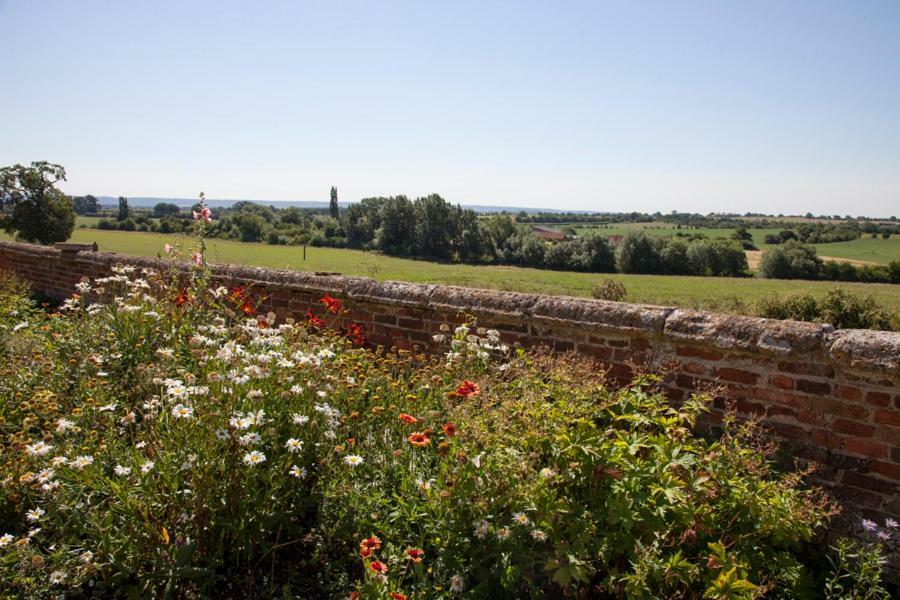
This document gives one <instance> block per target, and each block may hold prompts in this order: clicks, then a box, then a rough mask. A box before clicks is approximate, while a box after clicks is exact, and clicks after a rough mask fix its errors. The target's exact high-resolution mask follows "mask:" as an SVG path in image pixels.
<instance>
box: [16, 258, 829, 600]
mask: <svg viewBox="0 0 900 600" xmlns="http://www.w3.org/2000/svg"><path fill="white" fill-rule="evenodd" d="M207 277H208V275H207V274H206V273H205V272H204V271H203V270H202V269H195V270H193V271H192V273H191V276H190V282H185V281H184V280H183V279H180V278H179V277H176V276H175V274H174V273H172V274H168V273H154V272H149V271H146V272H141V273H138V272H136V271H133V270H130V269H128V268H118V269H117V272H116V273H115V274H114V275H113V276H111V277H108V278H104V279H103V280H99V281H95V282H92V283H84V284H81V285H80V286H79V287H80V289H79V294H80V295H79V296H78V297H73V298H72V299H70V300H69V301H67V302H66V303H65V305H64V306H63V308H62V310H63V314H62V315H60V316H57V315H53V316H50V315H46V314H44V313H41V312H38V311H35V310H34V309H33V308H32V307H31V306H30V304H29V303H28V302H27V301H26V300H25V299H24V298H23V297H22V296H21V290H17V289H15V288H10V291H9V292H8V293H6V294H5V295H4V294H2V293H0V351H2V353H3V359H4V361H3V365H4V366H3V377H2V378H0V416H2V420H0V430H2V433H3V435H2V436H0V444H2V447H0V480H2V481H3V482H4V483H3V488H2V494H3V495H2V497H0V514H2V515H3V516H4V521H3V522H4V527H5V528H6V531H4V532H2V533H9V535H10V538H7V540H6V543H4V545H3V546H2V547H0V587H2V588H3V589H5V590H11V591H12V593H15V594H16V595H20V596H24V597H46V596H48V595H51V594H58V593H61V592H63V591H65V592H66V593H67V595H69V596H71V595H78V594H89V593H90V594H94V595H95V596H111V595H120V596H129V595H130V596H154V595H158V596H166V595H168V596H174V597H184V596H189V595H190V596H211V595H216V594H218V595H227V596H238V595H251V596H257V597H259V596H262V597H270V596H276V595H285V596H300V597H345V596H346V594H347V593H348V592H349V591H350V590H353V589H355V590H357V591H359V592H361V593H362V595H363V597H372V598H375V597H379V598H380V597H385V596H386V595H387V594H388V592H394V591H396V592H402V593H404V594H407V595H410V596H411V597H428V598H441V597H451V596H455V595H458V594H461V593H462V594H467V595H468V596H470V597H492V596H493V597H498V598H522V597H586V596H590V597H611V598H615V597H627V598H649V597H699V596H701V595H705V596H707V597H719V598H736V597H747V596H749V595H751V594H756V593H759V592H760V591H763V590H764V591H766V592H768V593H771V594H773V595H776V596H780V597H801V596H802V592H803V591H804V590H806V589H808V586H809V585H810V573H809V571H807V569H806V568H805V567H804V562H803V558H802V556H803V554H802V553H800V552H798V548H799V544H801V543H802V542H806V541H809V540H811V539H812V537H813V536H814V534H815V533H816V531H817V530H818V529H819V528H820V527H821V526H822V525H824V523H825V522H826V520H827V519H828V517H829V515H830V514H831V506H830V504H829V503H828V502H827V501H826V500H825V499H824V498H823V497H822V495H821V493H820V492H819V491H818V490H816V489H811V488H807V487H806V486H805V485H804V484H803V477H804V474H803V473H798V472H789V473H783V472H779V471H777V470H776V469H775V468H774V467H773V457H772V450H773V448H772V447H770V446H769V445H768V444H765V443H763V442H762V441H761V439H760V437H759V434H760V431H759V430H758V428H757V427H756V426H755V425H754V424H753V423H737V422H733V421H731V420H727V421H726V423H725V433H724V434H723V436H722V437H721V438H720V439H718V440H707V439H704V438H702V437H699V436H697V435H695V434H694V433H692V428H693V426H694V424H695V422H696V419H697V418H698V416H699V415H700V414H701V413H702V412H703V411H704V410H705V407H706V403H707V401H708V399H706V398H703V397H693V398H690V399H688V400H687V401H686V402H685V403H684V404H683V405H682V406H680V407H677V408H676V407H672V406H670V405H669V403H668V402H667V400H666V397H665V395H664V394H662V393H660V391H659V389H658V387H657V386H658V384H659V381H658V380H657V379H655V378H653V377H647V376H645V377H641V378H639V379H637V380H636V381H635V382H634V383H633V384H632V385H631V386H630V387H628V388H623V389H616V388H613V387H611V386H609V385H608V384H607V382H606V381H605V379H604V377H603V374H602V373H598V372H597V369H596V368H595V367H594V366H593V365H591V364H588V363H584V362H581V361H579V360H576V359H574V358H566V357H553V356H546V355H541V354H526V353H524V352H518V353H515V354H514V355H511V354H510V352H509V349H508V348H507V347H506V346H504V345H503V344H502V342H500V340H499V334H498V333H497V332H494V331H484V330H480V329H476V328H475V327H474V326H473V325H468V326H466V325H464V326H460V327H458V328H457V329H456V330H455V331H454V332H453V333H452V334H450V332H449V328H448V333H447V335H448V336H449V339H447V338H446V337H445V338H443V339H441V338H438V341H439V342H441V343H445V344H447V347H446V350H447V354H446V355H443V356H439V357H427V356H424V355H412V354H409V353H397V354H389V353H372V352H370V351H368V350H364V349H361V348H357V347H355V346H354V345H353V344H351V343H350V342H349V341H348V340H347V337H346V336H345V335H344V333H342V332H338V331H329V330H324V329H316V328H315V326H313V325H311V324H306V323H287V322H277V323H276V322H275V318H274V315H268V316H254V317H250V318H248V315H252V314H253V312H254V306H255V302H254V301H253V297H252V291H249V290H240V289H232V290H226V289H215V290H213V289H208V288H207V287H206V278H207ZM185 283H188V285H187V286H186V287H184V286H185ZM101 298H102V299H105V300H106V301H107V302H106V303H105V304H95V303H94V301H95V300H99V299H101ZM326 300H327V301H326V302H325V303H324V307H323V308H322V309H321V310H319V311H317V312H318V313H319V316H320V317H324V318H326V319H329V320H334V321H335V325H336V324H337V320H338V319H339V318H341V317H344V316H346V315H344V314H343V313H342V309H341V307H340V306H339V304H335V302H334V301H333V300H332V299H326ZM441 335H442V336H443V335H444V334H441ZM257 453H258V454H257ZM84 457H90V459H91V460H88V459H86V458H84ZM38 509H40V510H38ZM29 511H32V512H29ZM29 515H30V516H29ZM38 528H39V530H38ZM29 533H30V535H29ZM373 536H374V537H377V538H378V539H377V540H372V539H371V538H372V537H373ZM361 541H362V542H365V543H367V544H369V545H368V546H366V545H365V544H363V545H362V546H361ZM361 549H362V552H361ZM411 551H413V552H412V553H411ZM381 565H384V566H385V567H386V572H384V573H383V574H378V573H376V572H375V568H376V567H378V568H379V569H380V568H381Z"/></svg>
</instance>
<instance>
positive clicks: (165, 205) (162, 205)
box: [153, 202, 181, 219]
mask: <svg viewBox="0 0 900 600" xmlns="http://www.w3.org/2000/svg"><path fill="white" fill-rule="evenodd" d="M179 212H181V209H180V208H178V205H177V204H172V203H171V202H157V203H156V206H154V207H153V216H154V217H156V218H157V219H163V218H165V217H168V216H177V215H178V213H179Z"/></svg>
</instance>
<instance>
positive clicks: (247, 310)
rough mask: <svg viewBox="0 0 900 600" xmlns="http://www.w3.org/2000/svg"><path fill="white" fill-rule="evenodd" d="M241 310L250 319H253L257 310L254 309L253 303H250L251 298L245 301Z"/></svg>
mask: <svg viewBox="0 0 900 600" xmlns="http://www.w3.org/2000/svg"><path fill="white" fill-rule="evenodd" d="M241 310H242V311H243V313H244V314H245V315H247V316H248V317H252V316H253V315H254V314H256V309H255V308H254V307H253V302H251V301H250V298H247V299H246V300H244V303H243V304H242V305H241Z"/></svg>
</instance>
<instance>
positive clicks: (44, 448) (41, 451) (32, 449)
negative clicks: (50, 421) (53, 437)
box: [25, 441, 53, 456]
mask: <svg viewBox="0 0 900 600" xmlns="http://www.w3.org/2000/svg"><path fill="white" fill-rule="evenodd" d="M52 449H53V446H51V445H49V444H47V443H45V442H44V441H40V442H35V443H33V444H29V445H28V446H25V451H26V452H28V454H29V455H30V456H44V455H45V454H47V453H48V452H50V450H52Z"/></svg>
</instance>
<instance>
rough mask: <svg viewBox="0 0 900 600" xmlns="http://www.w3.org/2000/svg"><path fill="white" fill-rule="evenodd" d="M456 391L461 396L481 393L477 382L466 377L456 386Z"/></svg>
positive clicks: (465, 396)
mask: <svg viewBox="0 0 900 600" xmlns="http://www.w3.org/2000/svg"><path fill="white" fill-rule="evenodd" d="M456 393H457V394H459V395H460V396H462V397H463V398H468V397H470V396H477V395H478V394H480V393H481V388H480V387H478V384H477V383H475V382H474V381H469V380H468V379H466V380H465V381H463V382H462V383H461V384H459V387H458V388H456Z"/></svg>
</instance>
